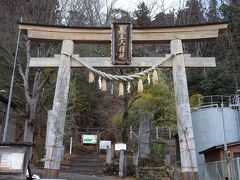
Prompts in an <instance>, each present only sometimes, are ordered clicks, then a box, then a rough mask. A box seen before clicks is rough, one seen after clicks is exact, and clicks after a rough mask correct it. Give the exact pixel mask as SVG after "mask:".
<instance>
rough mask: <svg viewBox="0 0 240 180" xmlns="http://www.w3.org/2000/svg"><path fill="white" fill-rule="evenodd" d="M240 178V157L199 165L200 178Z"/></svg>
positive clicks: (201, 179)
mask: <svg viewBox="0 0 240 180" xmlns="http://www.w3.org/2000/svg"><path fill="white" fill-rule="evenodd" d="M225 179H228V180H240V159H239V158H236V159H232V160H228V161H225V160H224V161H216V162H212V163H206V164H203V165H200V166H199V180H225Z"/></svg>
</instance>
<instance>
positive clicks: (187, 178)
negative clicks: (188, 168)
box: [181, 172, 198, 180]
mask: <svg viewBox="0 0 240 180" xmlns="http://www.w3.org/2000/svg"><path fill="white" fill-rule="evenodd" d="M181 179H182V180H198V173H197V172H185V173H182V178H181Z"/></svg>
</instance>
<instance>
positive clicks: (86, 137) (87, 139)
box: [82, 134, 98, 144]
mask: <svg viewBox="0 0 240 180" xmlns="http://www.w3.org/2000/svg"><path fill="white" fill-rule="evenodd" d="M97 139H98V136H97V135H96V134H83V135H82V142H83V144H97Z"/></svg>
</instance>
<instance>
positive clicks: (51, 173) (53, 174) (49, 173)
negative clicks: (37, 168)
mask: <svg viewBox="0 0 240 180" xmlns="http://www.w3.org/2000/svg"><path fill="white" fill-rule="evenodd" d="M58 174H59V172H58V169H44V178H53V179H54V178H58Z"/></svg>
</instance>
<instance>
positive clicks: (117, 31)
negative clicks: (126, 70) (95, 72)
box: [112, 23, 132, 65]
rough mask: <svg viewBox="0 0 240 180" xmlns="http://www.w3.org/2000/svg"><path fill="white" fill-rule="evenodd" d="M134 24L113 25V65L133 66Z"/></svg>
mask: <svg viewBox="0 0 240 180" xmlns="http://www.w3.org/2000/svg"><path fill="white" fill-rule="evenodd" d="M131 34H132V24H131V23H113V24H112V63H113V64H116V65H117V64H131V59H132V39H131Z"/></svg>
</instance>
